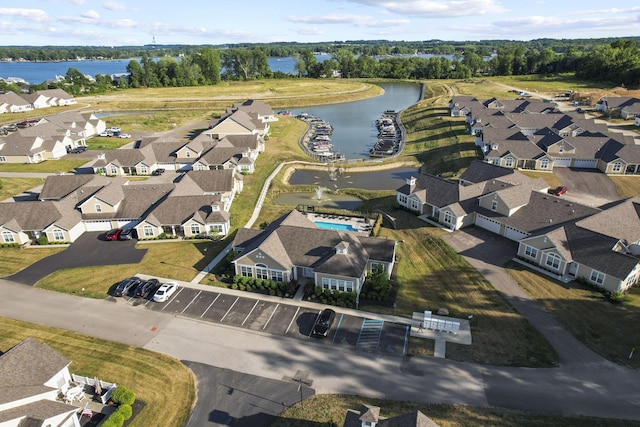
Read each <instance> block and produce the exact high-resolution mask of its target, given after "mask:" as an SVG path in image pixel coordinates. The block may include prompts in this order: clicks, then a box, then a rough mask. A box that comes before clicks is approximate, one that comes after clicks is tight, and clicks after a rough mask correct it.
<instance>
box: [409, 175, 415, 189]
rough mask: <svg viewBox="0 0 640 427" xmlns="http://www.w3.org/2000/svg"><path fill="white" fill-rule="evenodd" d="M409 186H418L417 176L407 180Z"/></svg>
mask: <svg viewBox="0 0 640 427" xmlns="http://www.w3.org/2000/svg"><path fill="white" fill-rule="evenodd" d="M407 185H409V186H411V187H413V186H414V185H416V177H415V176H410V177H409V178H407Z"/></svg>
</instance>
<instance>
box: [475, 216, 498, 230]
mask: <svg viewBox="0 0 640 427" xmlns="http://www.w3.org/2000/svg"><path fill="white" fill-rule="evenodd" d="M476 225H477V226H478V227H480V228H484V229H485V230H489V231H491V232H492V233H495V234H500V223H499V222H498V221H495V220H493V219H491V218H487V217H486V216H484V215H479V214H477V215H476Z"/></svg>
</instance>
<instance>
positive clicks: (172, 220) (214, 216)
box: [151, 195, 229, 225]
mask: <svg viewBox="0 0 640 427" xmlns="http://www.w3.org/2000/svg"><path fill="white" fill-rule="evenodd" d="M214 204H216V205H220V196H219V195H215V196H214V195H212V196H202V195H199V196H173V197H167V198H166V199H165V200H163V201H162V202H161V203H159V204H158V205H157V206H156V207H155V208H154V209H153V210H152V211H151V215H153V218H155V220H156V221H159V222H160V223H161V224H162V225H177V224H183V223H184V222H185V221H187V220H188V219H189V218H191V217H192V216H194V215H196V216H197V218H199V219H200V222H203V223H209V222H226V221H227V220H228V219H229V214H228V213H227V212H225V211H223V210H222V208H221V207H220V208H219V210H217V211H215V210H213V209H212V207H211V206H212V205H214Z"/></svg>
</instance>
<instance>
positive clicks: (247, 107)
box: [233, 99, 273, 117]
mask: <svg viewBox="0 0 640 427" xmlns="http://www.w3.org/2000/svg"><path fill="white" fill-rule="evenodd" d="M233 109H236V110H243V111H247V112H251V113H257V114H259V115H260V116H261V117H265V116H273V110H272V109H271V106H270V105H269V104H266V103H264V102H262V101H256V100H253V99H248V100H246V101H244V102H242V103H239V104H233Z"/></svg>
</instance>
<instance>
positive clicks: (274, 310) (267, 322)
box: [262, 303, 280, 330]
mask: <svg viewBox="0 0 640 427" xmlns="http://www.w3.org/2000/svg"><path fill="white" fill-rule="evenodd" d="M278 307H280V303H278V304H276V307H275V308H274V309H273V311H272V312H271V316H269V318H268V319H267V321H266V322H265V324H264V326H263V327H262V330H264V328H266V327H267V325H268V324H269V322H271V318H273V315H274V314H276V311H277V310H278Z"/></svg>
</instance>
